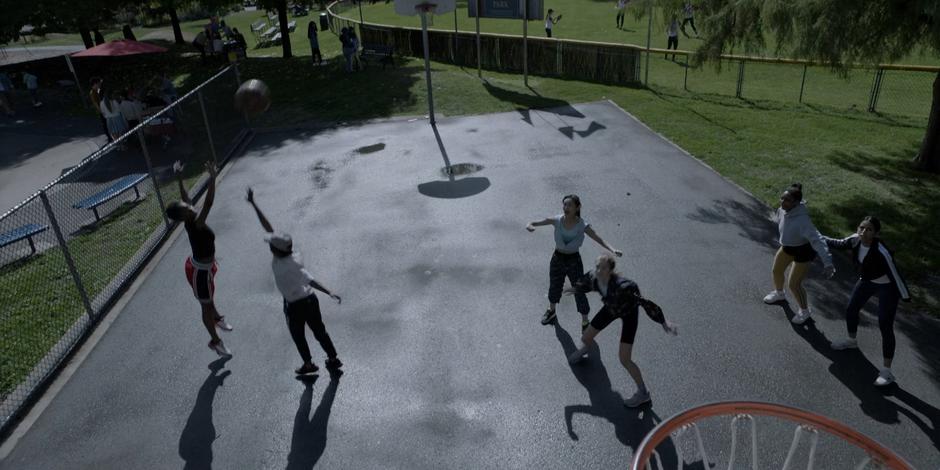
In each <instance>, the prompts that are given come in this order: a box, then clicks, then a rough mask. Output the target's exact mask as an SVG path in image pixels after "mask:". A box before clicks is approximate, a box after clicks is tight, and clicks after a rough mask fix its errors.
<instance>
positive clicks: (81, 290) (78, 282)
mask: <svg viewBox="0 0 940 470" xmlns="http://www.w3.org/2000/svg"><path fill="white" fill-rule="evenodd" d="M39 199H41V200H42V205H43V207H44V208H45V209H46V214H47V215H48V216H49V223H50V224H51V225H52V231H53V232H55V237H56V239H57V240H58V241H59V246H60V247H62V255H63V256H64V257H65V264H66V266H68V268H69V273H70V274H71V275H72V280H73V281H75V287H76V288H77V289H78V295H79V296H81V298H82V304H83V305H84V306H85V312H87V313H88V318H90V319H94V318H95V312H94V310H92V308H91V301H90V300H88V293H87V292H85V285H84V284H82V278H81V277H80V276H79V275H78V270H77V269H75V261H73V260H72V254H71V253H70V252H69V247H68V244H66V243H65V237H64V236H62V229H61V228H59V221H58V220H56V218H55V214H54V213H53V212H52V205H51V204H49V197H48V196H46V192H45V191H39Z"/></svg>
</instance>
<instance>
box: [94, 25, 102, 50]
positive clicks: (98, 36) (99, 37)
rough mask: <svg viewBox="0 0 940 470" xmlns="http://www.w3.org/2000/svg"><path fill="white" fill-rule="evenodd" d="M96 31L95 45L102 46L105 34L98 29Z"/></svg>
mask: <svg viewBox="0 0 940 470" xmlns="http://www.w3.org/2000/svg"><path fill="white" fill-rule="evenodd" d="M94 33H95V45H96V46H100V45H102V44H104V36H103V35H102V34H101V31H98V30H97V29H96V30H95V31H94Z"/></svg>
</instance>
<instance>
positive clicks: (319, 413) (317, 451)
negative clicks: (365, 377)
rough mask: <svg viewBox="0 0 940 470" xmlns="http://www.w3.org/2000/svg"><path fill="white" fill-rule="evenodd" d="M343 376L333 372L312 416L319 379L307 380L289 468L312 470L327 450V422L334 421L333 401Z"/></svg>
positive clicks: (292, 443) (292, 436)
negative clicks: (316, 385)
mask: <svg viewBox="0 0 940 470" xmlns="http://www.w3.org/2000/svg"><path fill="white" fill-rule="evenodd" d="M339 377H340V374H331V375H330V383H329V385H327V387H326V390H325V391H324V392H323V398H321V399H320V404H319V405H317V409H316V411H314V412H313V416H312V417H311V416H310V408H311V406H312V402H313V384H314V383H315V382H316V380H317V378H316V376H313V377H311V378H309V379H306V378H305V379H303V383H304V392H303V394H302V395H301V396H300V406H299V407H298V408H297V414H296V415H295V416H294V432H293V434H292V435H291V442H290V453H289V454H288V455H287V470H309V469H311V468H314V466H316V464H317V462H318V461H319V460H320V457H322V456H323V451H324V450H326V429H327V424H329V421H330V411H331V410H332V408H333V400H334V399H335V398H336V389H337V388H338V387H339Z"/></svg>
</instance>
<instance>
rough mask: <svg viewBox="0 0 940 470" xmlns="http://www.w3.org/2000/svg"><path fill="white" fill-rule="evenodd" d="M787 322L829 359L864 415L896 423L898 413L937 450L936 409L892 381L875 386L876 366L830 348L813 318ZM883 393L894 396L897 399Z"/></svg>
mask: <svg viewBox="0 0 940 470" xmlns="http://www.w3.org/2000/svg"><path fill="white" fill-rule="evenodd" d="M785 309H786V310H787V315H788V317H789V316H792V314H793V312H792V310H790V308H789V307H785ZM790 325H791V326H792V328H793V330H794V331H795V332H796V333H797V334H798V335H799V336H800V337H801V338H803V340H805V341H806V342H807V343H809V345H810V346H812V347H813V349H814V350H815V351H816V352H817V353H819V354H821V355H822V356H823V357H825V358H826V359H828V360H830V361H832V364H830V365H829V368H828V370H829V373H830V374H832V376H833V377H835V378H836V379H838V380H839V381H840V382H842V384H843V385H844V386H845V387H846V388H847V389H849V390H850V391H851V392H852V393H853V394H855V396H856V398H858V400H859V407H860V408H861V409H862V411H863V412H864V413H865V414H866V415H867V416H869V417H870V418H872V419H874V420H876V421H878V422H879V423H885V424H896V423H900V418H899V416H898V415H899V414H902V415H904V416H906V417H907V418H908V419H910V420H911V422H913V423H914V424H915V425H916V426H917V427H918V428H919V429H920V430H921V432H923V433H924V434H925V435H926V436H927V437H928V438H929V439H930V441H931V443H932V444H933V446H934V448H936V449H937V450H940V410H938V409H937V408H935V407H933V406H932V405H930V404H928V403H926V402H924V401H923V400H921V399H920V398H918V397H916V396H914V395H912V394H911V393H910V392H907V391H906V390H904V389H902V388H900V387H899V386H898V385H896V384H895V385H892V386H890V387H886V388H885V389H884V390H879V389H878V387H876V386H875V385H874V383H873V382H874V380H875V378H876V377H877V376H878V368H877V367H875V365H874V364H872V363H871V361H869V360H868V358H867V357H865V354H864V353H862V351H861V350H859V349H849V350H845V351H835V350H833V349H832V347H831V346H830V341H829V339H828V338H826V335H825V334H823V333H822V332H821V331H819V330H818V329H817V328H816V323H815V322H814V321H812V320H808V321H807V322H806V323H804V324H802V325H794V324H792V323H791V324H790ZM887 397H894V398H896V399H897V400H898V401H900V403H897V402H895V401H893V400H889V399H888V398H887ZM915 412H916V413H915ZM918 414H919V415H918ZM928 421H929V422H928Z"/></svg>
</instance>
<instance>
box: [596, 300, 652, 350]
mask: <svg viewBox="0 0 940 470" xmlns="http://www.w3.org/2000/svg"><path fill="white" fill-rule="evenodd" d="M639 313H640V309H639V308H638V307H636V306H634V307H633V308H631V309H629V310H627V312H626V314H625V315H618V314H617V313H616V312H615V311H614V310H613V309H611V308H609V307H608V306H606V305H605V306H604V307H603V308H601V310H600V311H599V312H597V315H594V318H593V319H592V320H591V326H593V327H594V329H596V330H598V331H601V330H603V329H604V328H607V326H608V325H610V324H611V323H613V321H614V320H616V319H618V318H622V319H623V325H622V326H621V328H620V342H621V343H626V344H633V340H634V339H636V328H637V326H638V325H639V320H640V316H639Z"/></svg>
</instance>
